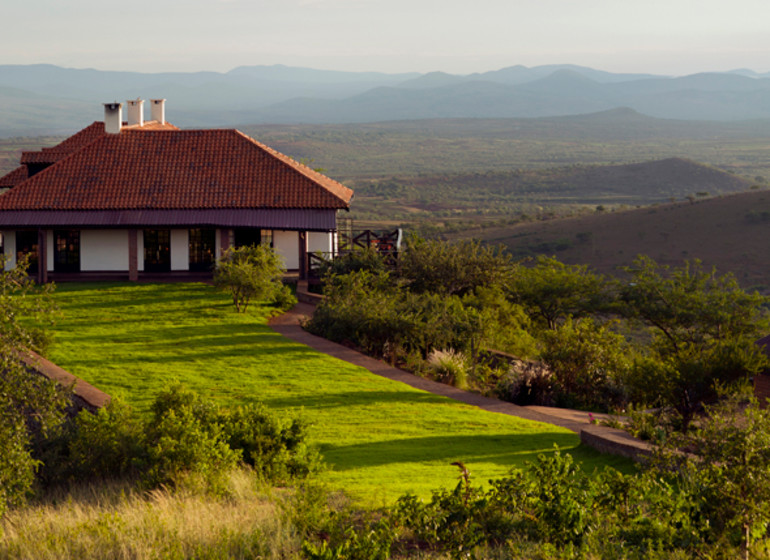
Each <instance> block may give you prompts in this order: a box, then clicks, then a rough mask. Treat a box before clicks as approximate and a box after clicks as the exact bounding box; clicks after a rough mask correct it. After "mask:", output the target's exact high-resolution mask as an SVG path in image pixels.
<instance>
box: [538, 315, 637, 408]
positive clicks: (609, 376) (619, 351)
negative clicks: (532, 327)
mask: <svg viewBox="0 0 770 560" xmlns="http://www.w3.org/2000/svg"><path fill="white" fill-rule="evenodd" d="M543 341H544V348H543V351H542V353H541V359H542V360H543V362H545V363H546V364H548V366H549V368H550V369H551V371H552V372H553V374H554V378H555V380H556V382H557V395H556V400H557V403H558V404H561V405H562V406H568V407H579V408H584V409H588V410H604V411H607V410H612V409H613V408H618V407H620V406H622V405H624V404H625V402H626V396H625V394H624V390H623V380H624V379H625V378H626V374H627V372H628V371H629V369H630V367H631V359H630V358H629V356H630V349H629V347H628V345H627V344H626V341H625V338H623V337H622V336H621V335H619V334H617V333H615V332H613V331H612V330H611V329H610V328H609V327H608V326H604V325H599V324H597V323H596V322H594V321H593V320H592V319H578V320H575V321H573V320H572V319H569V318H568V319H567V320H566V321H565V322H564V323H563V324H561V325H558V326H557V327H556V329H555V330H549V331H545V332H544V333H543Z"/></svg>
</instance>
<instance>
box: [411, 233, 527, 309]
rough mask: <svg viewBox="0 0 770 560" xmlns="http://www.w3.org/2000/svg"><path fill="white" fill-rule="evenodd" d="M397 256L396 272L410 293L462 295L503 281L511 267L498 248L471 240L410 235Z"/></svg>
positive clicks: (508, 258) (510, 262) (511, 262)
mask: <svg viewBox="0 0 770 560" xmlns="http://www.w3.org/2000/svg"><path fill="white" fill-rule="evenodd" d="M399 259H400V260H399V274H400V276H401V277H402V278H403V279H405V280H406V281H407V282H408V284H409V286H410V289H411V290H412V291H414V292H434V293H442V294H454V295H465V294H468V293H470V292H472V291H473V290H475V289H476V288H478V287H481V286H493V285H496V284H498V285H504V284H506V283H507V280H508V278H509V277H510V275H511V273H512V270H513V261H512V259H511V257H510V255H508V254H507V253H505V252H504V251H503V248H502V247H491V246H488V245H482V244H481V242H479V241H471V240H467V241H460V242H458V243H447V242H445V241H439V240H429V241H426V240H424V239H419V238H414V237H413V238H411V239H409V240H408V243H407V245H406V248H405V250H404V251H403V252H402V253H401V255H400V256H399Z"/></svg>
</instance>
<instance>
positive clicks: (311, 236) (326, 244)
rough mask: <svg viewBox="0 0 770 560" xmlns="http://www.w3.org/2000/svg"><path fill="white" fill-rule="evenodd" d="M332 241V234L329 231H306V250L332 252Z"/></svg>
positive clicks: (310, 251) (309, 251)
mask: <svg viewBox="0 0 770 560" xmlns="http://www.w3.org/2000/svg"><path fill="white" fill-rule="evenodd" d="M333 241H334V236H333V234H332V233H331V232H326V231H309V232H307V252H308V253H315V252H316V251H320V252H321V253H332V252H334V245H333Z"/></svg>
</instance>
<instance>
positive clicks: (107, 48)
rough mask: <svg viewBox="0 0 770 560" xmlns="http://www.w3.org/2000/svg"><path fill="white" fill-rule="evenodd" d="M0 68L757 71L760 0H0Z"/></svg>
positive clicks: (761, 56) (761, 39) (765, 39)
mask: <svg viewBox="0 0 770 560" xmlns="http://www.w3.org/2000/svg"><path fill="white" fill-rule="evenodd" d="M0 13H1V14H2V15H3V18H2V20H3V32H2V33H0V64H31V63H40V62H46V63H51V64H57V65H60V66H67V67H72V68H98V69H100V70H133V71H142V72H165V71H185V72H186V71H196V70H214V71H219V72H224V71H227V70H230V69H232V68H234V67H236V66H242V65H255V64H286V65H291V66H307V67H313V68H322V69H335V70H377V71H383V72H408V71H419V72H428V71H434V70H441V71H445V72H451V73H457V74H467V73H471V72H475V71H486V70H495V69H498V68H502V67H505V66H512V65H515V64H523V65H525V66H536V65H539V64H559V63H573V64H580V65H585V66H591V67H594V68H598V69H603V70H610V71H615V72H618V71H626V72H651V73H661V74H673V75H681V74H688V73H694V72H700V71H712V70H729V69H734V68H751V69H753V70H756V71H759V72H767V71H770V30H769V29H768V28H770V24H768V21H769V20H770V17H769V16H770V3H769V2H768V0H732V1H726V0H645V1H641V0H635V1H634V2H630V1H629V0H463V1H460V0H271V1H265V0H184V1H181V0H153V1H149V0H133V1H125V0H122V1H117V2H109V1H108V2H105V1H104V0H99V1H97V0H3V4H2V9H1V10H0Z"/></svg>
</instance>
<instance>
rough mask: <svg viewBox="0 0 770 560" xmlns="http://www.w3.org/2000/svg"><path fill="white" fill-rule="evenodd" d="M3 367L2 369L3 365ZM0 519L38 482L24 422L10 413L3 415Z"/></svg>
mask: <svg viewBox="0 0 770 560" xmlns="http://www.w3.org/2000/svg"><path fill="white" fill-rule="evenodd" d="M0 367H3V366H2V365H0ZM0 446H2V450H3V452H2V454H0V517H2V516H3V514H4V513H5V511H6V508H7V507H8V506H14V505H18V504H19V503H21V502H22V501H23V500H24V498H25V497H26V495H27V493H28V492H29V490H30V488H31V487H32V484H33V483H34V481H35V469H36V467H37V465H38V461H37V460H35V459H33V458H32V456H31V454H30V449H29V446H30V444H29V434H28V433H27V429H26V425H25V424H24V420H23V419H22V418H21V417H19V416H15V417H12V416H10V415H7V414H3V415H2V416H0Z"/></svg>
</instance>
